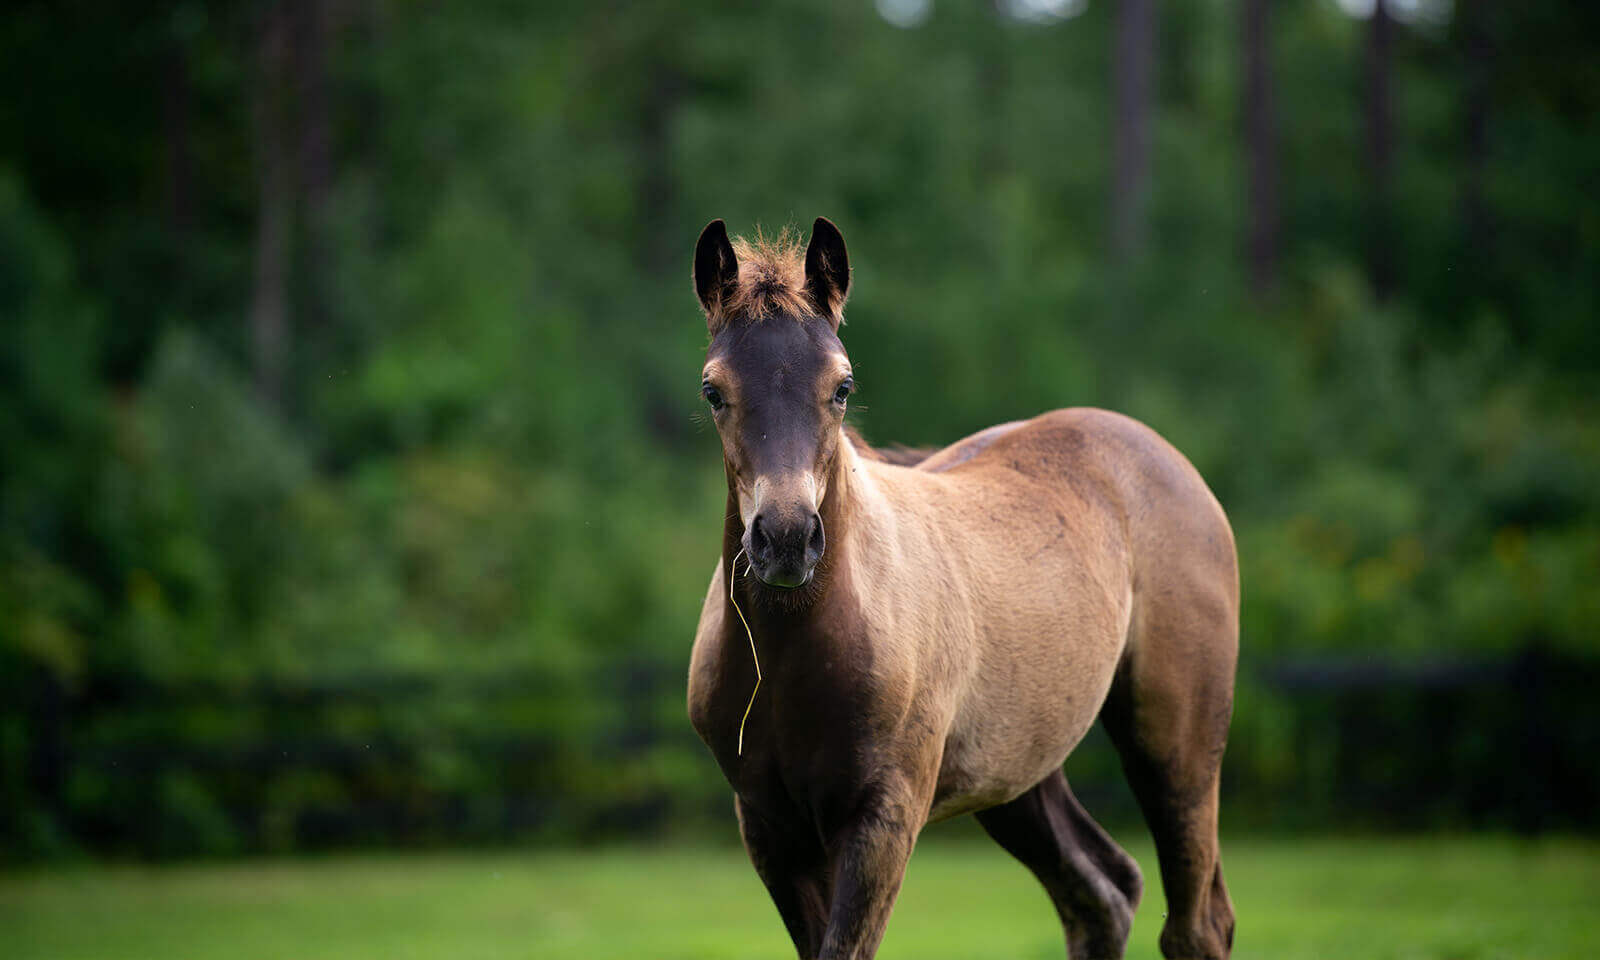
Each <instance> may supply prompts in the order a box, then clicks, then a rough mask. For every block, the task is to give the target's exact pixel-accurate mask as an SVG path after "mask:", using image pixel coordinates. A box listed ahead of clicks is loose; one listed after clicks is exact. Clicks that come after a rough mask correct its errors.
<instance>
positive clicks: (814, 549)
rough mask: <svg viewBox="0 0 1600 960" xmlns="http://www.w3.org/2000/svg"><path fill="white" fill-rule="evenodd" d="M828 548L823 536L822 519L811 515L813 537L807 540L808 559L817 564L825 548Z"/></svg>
mask: <svg viewBox="0 0 1600 960" xmlns="http://www.w3.org/2000/svg"><path fill="white" fill-rule="evenodd" d="M826 546H827V540H826V538H824V537H823V534H822V517H820V516H818V515H817V514H815V513H813V514H812V515H811V535H810V536H808V537H807V538H806V554H807V557H806V559H807V560H809V561H810V562H812V563H816V562H817V560H818V558H820V557H821V556H822V551H823V548H824V547H826Z"/></svg>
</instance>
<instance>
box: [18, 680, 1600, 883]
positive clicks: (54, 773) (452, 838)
mask: <svg viewBox="0 0 1600 960" xmlns="http://www.w3.org/2000/svg"><path fill="white" fill-rule="evenodd" d="M1597 680H1600V668H1597V663H1596V662H1595V661H1592V660H1584V659H1578V658H1573V657H1570V656H1558V655H1555V654H1551V653H1547V652H1543V651H1540V650H1536V649H1530V650H1527V651H1524V652H1522V653H1520V654H1518V655H1516V656H1514V657H1510V658H1506V659H1502V660H1476V661H1468V662H1463V661H1437V662H1425V663H1395V662H1386V661H1382V660H1375V659H1370V658H1363V659H1348V658H1347V659H1326V660H1292V661H1282V662H1277V663H1272V664H1267V665H1262V666H1260V667H1258V668H1247V669H1246V670H1245V671H1243V673H1242V674H1241V685H1240V692H1239V699H1238V705H1237V709H1236V718H1235V726H1234V733H1233V738H1232V741H1231V742H1230V745H1229V757H1228V761H1227V763H1226V764H1225V766H1224V783H1223V789H1224V794H1225V797H1226V806H1225V809H1226V810H1227V815H1228V817H1229V820H1230V824H1231V825H1233V826H1235V827H1240V826H1243V827H1257V828H1288V829H1299V828H1315V827H1349V826H1357V827H1375V828H1427V827H1457V828H1477V827H1493V828H1501V829H1517V830H1526V831H1540V830H1550V829H1575V830H1592V829H1594V828H1595V827H1596V826H1597V825H1600V814H1597V810H1600V765H1596V764H1594V763H1593V762H1592V758H1593V757H1594V756H1596V754H1597V752H1600V709H1597V708H1596V702H1595V699H1594V697H1595V692H1596V690H1597V689H1600V688H1597V683H1596V681H1597ZM6 686H7V687H8V688H9V689H8V696H7V697H6V698H5V701H4V703H3V704H0V785H3V787H4V791H3V794H0V803H3V807H4V809H3V810H0V813H3V820H0V842H3V843H4V844H5V847H4V854H5V856H6V857H7V858H9V859H16V858H22V857H30V856H39V855H49V854H52V853H61V852H72V851H87V852H96V853H100V852H106V853H114V854H132V855H145V856H175V855H194V854H203V853H213V852H242V851H256V850H287V849H305V848H317V847H325V846H335V845H364V844H411V845H415V844H430V843H480V842H505V841H510V840H529V839H533V840H551V841H579V842H583V841H589V840H594V839H601V838H608V837H619V836H620V837H641V836H655V835H660V834H662V833H663V832H672V831H678V832H682V831H690V832H692V831H696V830H702V829H704V828H706V827H707V826H709V825H711V824H713V823H718V822H720V821H724V820H725V819H726V818H727V816H728V810H729V804H728V801H727V794H726V789H725V787H724V786H723V784H722V781H721V778H720V776H719V775H718V774H717V772H716V770H715V768H714V767H713V766H712V764H711V763H710V761H709V759H708V758H707V757H706V756H705V754H704V751H703V750H702V749H701V747H700V745H699V743H698V742H697V741H696V740H695V738H694V736H693V734H692V733H691V732H690V731H689V729H688V724H687V721H686V720H685V719H684V718H683V707H682V696H683V693H682V690H683V668H682V664H679V663H669V662H662V661H650V660H631V661H627V662H625V663H622V664H612V665H607V666H606V667H605V669H601V670H596V671H594V672H593V674H592V675H591V676H589V677H587V678H586V679H583V680H580V681H578V682H575V681H574V679H573V678H571V677H566V678H563V679H562V680H561V681H560V682H557V681H555V680H554V679H552V678H551V677H549V676H545V675H541V674H535V673H507V674H496V675H492V676H474V677H462V676H449V675H417V674H381V675H368V676H358V677H345V678H341V679H339V680H326V679H318V680H308V681H304V682H299V681H296V682H289V681H283V682H276V683H261V682H252V683H248V684H243V685H237V686H235V685H229V684H226V683H220V682H188V683H167V682H161V681H158V680H154V679H150V678H130V677H117V678H107V679H94V680H92V681H90V682H88V683H85V684H84V685H82V686H79V687H76V688H71V689H67V688H63V687H62V686H60V685H59V684H57V683H56V681H55V680H54V679H53V678H51V677H49V676H47V675H44V674H37V675H34V676H32V677H27V678H25V677H21V676H17V675H13V677H12V678H11V682H9V683H7V685H6ZM1068 772H1069V775H1070V776H1071V777H1072V779H1073V783H1074V786H1075V789H1076V790H1077V791H1078V793H1079V795H1080V796H1081V797H1082V798H1083V799H1084V801H1085V803H1086V804H1087V805H1088V806H1089V807H1090V808H1091V809H1092V810H1094V811H1095V812H1096V814H1097V815H1098V816H1100V817H1102V819H1106V820H1108V821H1110V822H1116V821H1119V820H1131V819H1135V818H1136V817H1137V813H1136V812H1135V809H1134V807H1133V804H1132V801H1131V799H1130V798H1129V797H1128V795H1127V791H1126V789H1125V787H1123V786H1122V784H1121V776H1120V773H1119V771H1118V767H1117V761H1116V758H1115V756H1114V754H1113V753H1112V751H1111V748H1110V747H1109V745H1108V743H1107V742H1106V741H1105V738H1104V737H1103V736H1102V735H1100V734H1099V733H1098V732H1097V733H1096V734H1095V735H1093V736H1091V737H1090V738H1089V739H1088V740H1087V741H1086V742H1085V744H1084V745H1083V746H1081V747H1080V748H1079V750H1078V751H1077V752H1076V753H1075V754H1074V756H1073V758H1072V759H1071V760H1070V761H1069V763H1068ZM726 833H727V831H726V830H725V829H719V830H718V834H719V835H725V834H726Z"/></svg>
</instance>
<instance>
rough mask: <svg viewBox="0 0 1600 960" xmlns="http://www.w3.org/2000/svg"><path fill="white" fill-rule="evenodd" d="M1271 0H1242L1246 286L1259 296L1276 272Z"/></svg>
mask: <svg viewBox="0 0 1600 960" xmlns="http://www.w3.org/2000/svg"><path fill="white" fill-rule="evenodd" d="M1270 9H1271V0H1244V3H1243V5H1242V7H1241V11H1240V12H1241V21H1242V22H1241V27H1242V30H1241V41H1242V45H1243V47H1244V104H1243V108H1244V109H1243V112H1244V133H1245V143H1246V160H1245V163H1246V184H1247V190H1248V201H1249V202H1248V209H1249V223H1248V226H1247V228H1246V229H1247V239H1246V256H1247V259H1248V260H1249V264H1250V289H1251V290H1252V291H1253V292H1254V293H1255V294H1256V296H1258V297H1259V296H1263V295H1265V294H1266V293H1267V292H1269V291H1270V290H1271V289H1272V287H1273V286H1274V285H1275V284H1276V283H1277V273H1278V223H1279V220H1278V217H1279V213H1278V118H1277V115H1276V113H1275V111H1274V108H1273V102H1272V61H1271V42H1270V41H1271V32H1272V31H1271V24H1270V20H1269V12H1270Z"/></svg>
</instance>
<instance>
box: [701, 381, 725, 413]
mask: <svg viewBox="0 0 1600 960" xmlns="http://www.w3.org/2000/svg"><path fill="white" fill-rule="evenodd" d="M700 395H701V396H702V397H705V398H706V403H709V404H711V409H713V410H721V409H722V408H723V407H725V406H727V404H726V403H725V402H724V401H723V399H722V393H721V391H719V390H718V389H717V388H716V387H713V386H712V385H711V384H709V383H708V384H705V385H704V386H702V387H701V388H700Z"/></svg>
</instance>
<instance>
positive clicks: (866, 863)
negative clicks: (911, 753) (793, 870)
mask: <svg viewBox="0 0 1600 960" xmlns="http://www.w3.org/2000/svg"><path fill="white" fill-rule="evenodd" d="M921 793H922V792H921V791H916V790H913V789H911V788H910V787H909V786H897V787H891V788H885V789H883V790H880V791H877V792H875V793H874V794H873V795H872V796H871V798H870V799H869V800H868V801H867V802H866V803H864V804H863V805H862V806H861V807H860V808H859V809H858V811H857V812H856V814H855V815H854V816H852V817H851V818H850V819H849V821H848V822H847V823H846V824H845V825H844V827H843V829H841V830H840V831H838V833H837V834H836V838H837V839H836V840H835V842H834V843H833V844H831V845H830V851H829V852H830V854H831V857H832V862H833V906H832V909H831V910H830V912H829V915H828V929H827V932H826V933H825V934H824V935H823V938H822V953H821V954H820V958H819V960H868V958H870V957H872V956H873V955H874V954H875V953H877V950H878V944H879V943H880V942H881V941H882V940H883V932H884V928H885V927H887V926H888V924H889V911H890V910H891V909H893V907H894V900H895V897H896V896H897V895H898V894H899V893H900V881H901V880H902V879H903V878H904V876H905V871H906V861H907V860H909V859H910V858H911V848H912V847H913V846H915V845H916V841H917V833H918V832H919V831H920V830H921V829H922V825H923V823H924V821H925V820H926V819H927V812H928V804H927V800H926V798H924V797H923V796H921Z"/></svg>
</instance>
